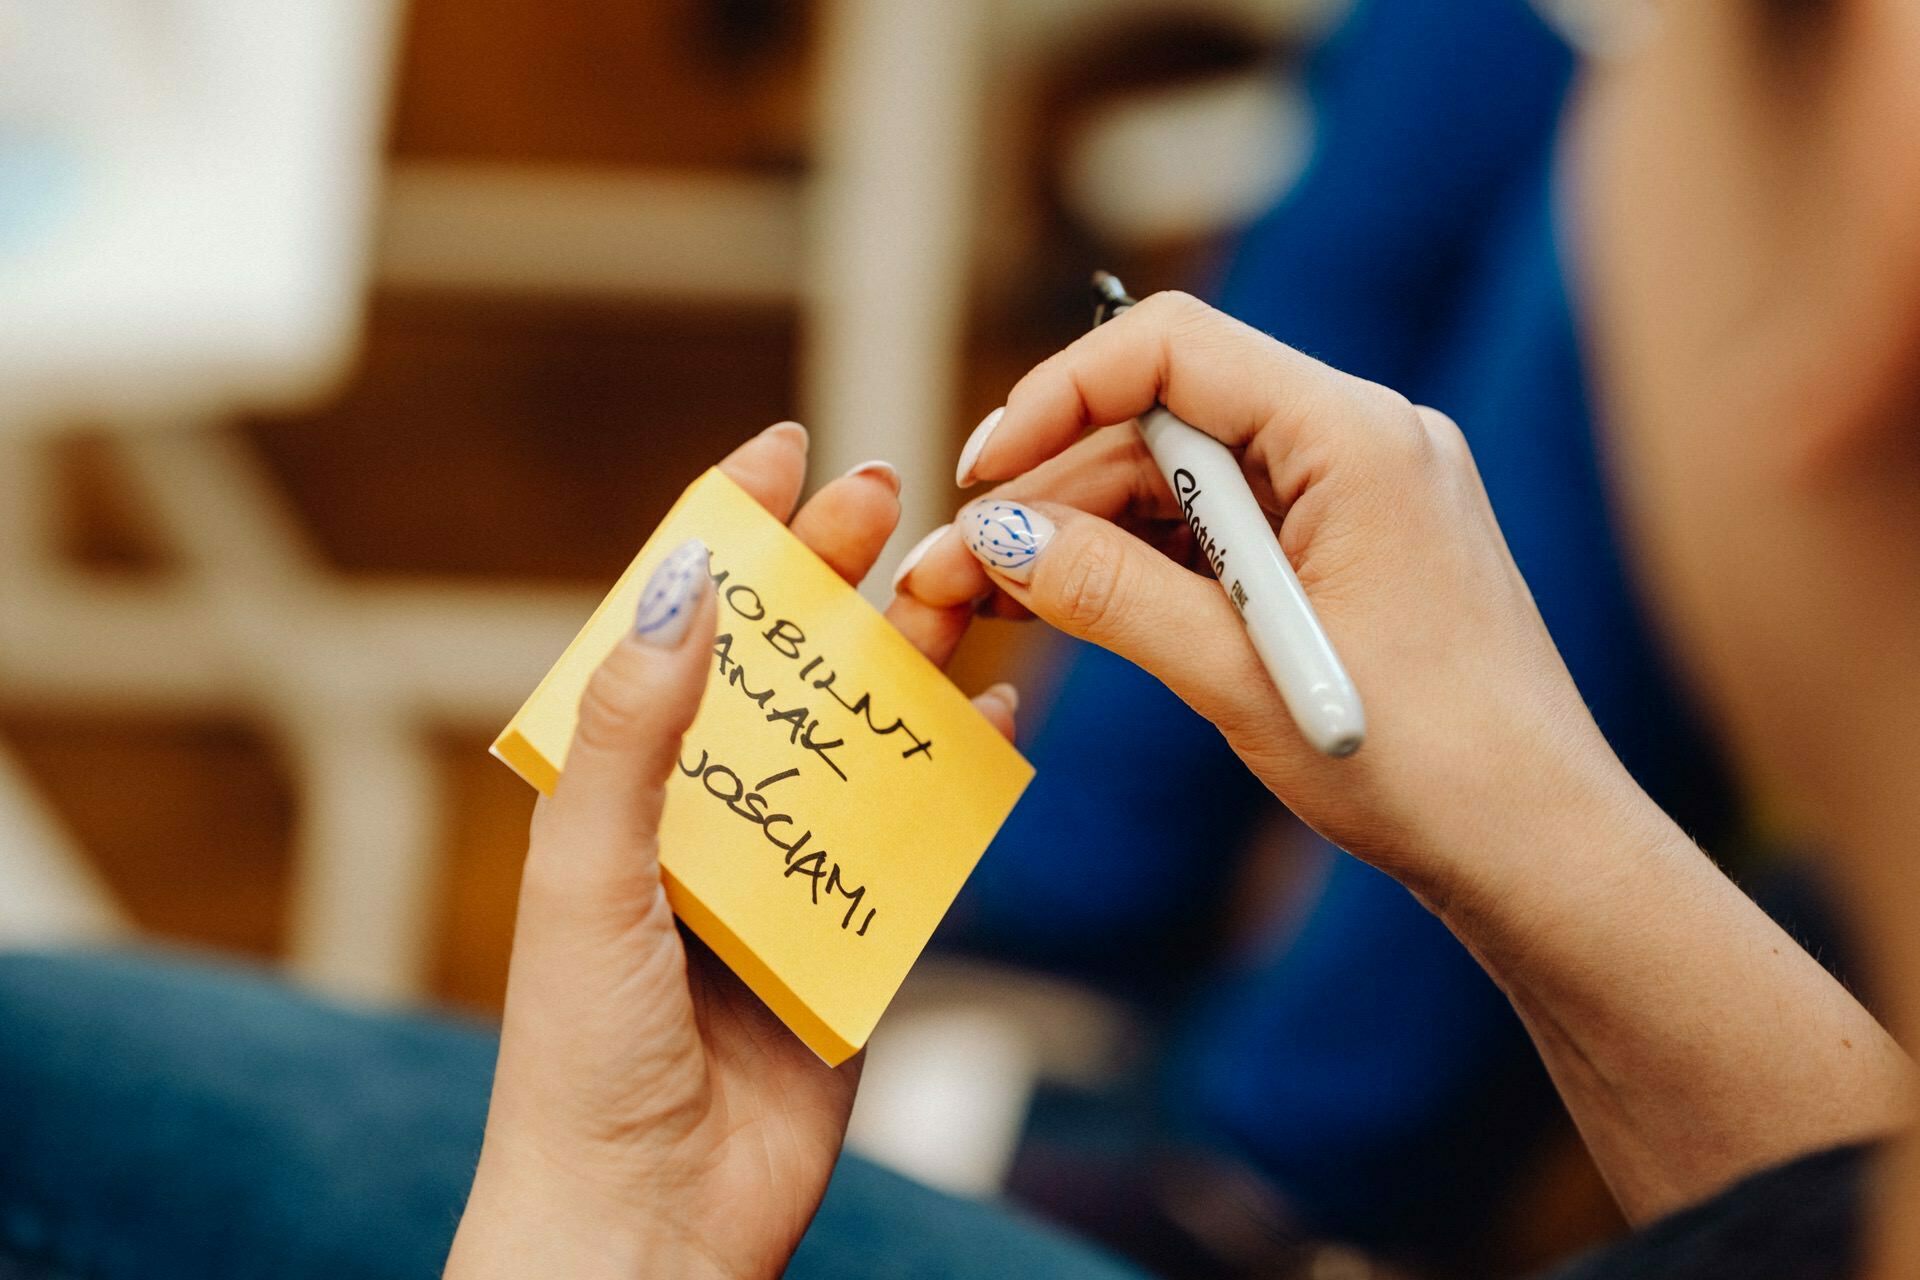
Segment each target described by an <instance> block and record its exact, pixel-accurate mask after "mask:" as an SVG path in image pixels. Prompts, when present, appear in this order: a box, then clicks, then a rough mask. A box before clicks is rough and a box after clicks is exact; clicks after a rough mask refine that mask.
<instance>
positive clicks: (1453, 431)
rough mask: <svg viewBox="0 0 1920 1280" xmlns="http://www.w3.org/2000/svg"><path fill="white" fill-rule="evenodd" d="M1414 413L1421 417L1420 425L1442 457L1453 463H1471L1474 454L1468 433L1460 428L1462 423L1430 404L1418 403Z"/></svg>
mask: <svg viewBox="0 0 1920 1280" xmlns="http://www.w3.org/2000/svg"><path fill="white" fill-rule="evenodd" d="M1414 413H1415V414H1416V415H1417V416H1418V417H1419V420H1420V427H1421V430H1422V431H1423V432H1425V434H1426V437H1427V440H1428V442H1429V443H1431V444H1432V446H1433V448H1434V451H1435V452H1436V453H1437V454H1439V455H1440V457H1441V459H1442V460H1444V461H1446V462H1448V463H1450V464H1453V465H1456V466H1458V465H1464V464H1468V463H1471V461H1472V458H1473V454H1472V451H1471V450H1469V449H1468V448H1467V437H1466V433H1465V432H1463V431H1461V430H1460V424H1459V423H1457V422H1455V421H1454V420H1453V419H1452V418H1449V417H1448V416H1447V415H1446V414H1444V413H1442V412H1440V411H1439V410H1438V409H1435V408H1432V407H1431V406H1428V405H1424V404H1423V405H1418V406H1416V407H1415V408H1414Z"/></svg>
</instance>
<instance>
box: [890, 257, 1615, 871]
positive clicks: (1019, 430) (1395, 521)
mask: <svg viewBox="0 0 1920 1280" xmlns="http://www.w3.org/2000/svg"><path fill="white" fill-rule="evenodd" d="M1156 401H1159V402H1163V403H1165V404H1166V405H1167V407H1168V408H1170V409H1171V410H1173V412H1175V413H1176V414H1179V415H1180V416H1181V417H1182V418H1184V419H1186V420H1187V421H1189V422H1191V423H1192V424H1193V425H1194V426H1196V427H1199V428H1200V429H1201V430H1203V431H1206V432H1208V433H1210V434H1212V435H1214V436H1216V437H1218V438H1219V439H1220V440H1222V441H1224V442H1225V443H1227V444H1228V445H1230V446H1232V447H1233V448H1234V449H1236V450H1237V451H1239V452H1240V453H1241V454H1242V457H1243V459H1244V464H1245V468H1246V471H1247V474H1248V477H1249V479H1250V481H1251V483H1252V486H1253V489H1254V492H1255V493H1256V494H1258V495H1260V497H1261V499H1262V500H1263V502H1265V503H1266V504H1267V506H1268V510H1269V512H1270V513H1271V515H1272V519H1273V522H1274V526H1275V528H1276V530H1277V532H1278V535H1279V538H1280V543H1281V546H1282V547H1283V548H1284V550H1285V552H1286V554H1287V557H1288V559H1289V560H1291V561H1292V562H1293V564H1294V566H1295V567H1296V569H1297V571H1298V573H1299V576H1300V580H1301V583H1302V584H1303V585H1304V586H1305V588H1306V590H1307V593H1308V595H1309V596H1310V597H1311V598H1312V600H1313V602H1314V606H1315V608H1316V609H1317V610H1318V611H1319V613H1320V617H1321V619H1322V621H1323V622H1324V624H1325V626H1326V629H1327V631H1328V633H1329V634H1330V635H1331V636H1332V638H1333V641H1334V645H1335V647H1336V648H1337V649H1338V650H1339V651H1340V654H1341V656H1342V657H1343V659H1344V660H1345V662H1346V664H1347V667H1348V669H1349V671H1350V672H1351V673H1352V675H1353V678H1354V682H1355V683H1356V685H1357V686H1358V687H1359V689H1360V692H1361V695H1362V697H1363V698H1364V699H1365V701H1366V707H1367V719H1368V725H1369V730H1368V737H1367V743H1366V746H1365V747H1363V748H1362V749H1361V750H1360V752H1359V753H1358V754H1357V755H1356V756H1354V757H1352V758H1351V759H1347V760H1329V759H1326V758H1325V757H1322V756H1320V755H1319V754H1317V753H1316V752H1314V751H1313V750H1312V749H1311V748H1310V747H1309V746H1308V745H1307V744H1306V742H1305V741H1304V740H1303V739H1302V738H1301V737H1300V735H1299V733H1298V731H1297V730H1296V729H1295V727H1294V725H1293V723H1292V721H1291V719H1290V718H1289V716H1288V714H1287V712H1286V709H1285V707H1284V706H1283V704H1282V703H1281V701H1280V698H1279V694H1278V693H1277V692H1276V691H1275V689H1274V688H1273V685H1272V683H1271V681H1270V680H1269V678H1268V676H1267V674H1266V671H1265V670H1264V668H1262V667H1261V665H1260V663H1259V660H1258V658H1257V657H1256V656H1255V654H1254V652H1253V649H1252V647H1251V645H1250V644H1249V643H1248V641H1247V637H1246V633H1245V631H1244V629H1243V627H1242V626H1241V623H1240V620H1239V618H1238V616H1237V615H1236V613H1235V612H1234V609H1233V607H1232V605H1231V604H1230V603H1229V602H1228V601H1227V599H1226V597H1225V595H1224V594H1223V593H1222V592H1221V590H1220V587H1219V584H1218V583H1216V582H1214V581H1213V580H1212V578H1211V577H1210V576H1207V575H1206V574H1205V572H1204V567H1203V569H1202V571H1200V572H1196V571H1195V570H1194V569H1192V568H1189V567H1188V566H1187V563H1186V562H1187V560H1188V558H1189V551H1190V547H1191V538H1190V536H1189V534H1188V531H1187V528H1186V524H1185V522H1184V520H1183V519H1182V518H1181V514H1180V511H1179V509H1178V507H1177V506H1176V505H1175V503H1174V500H1173V497H1172V494H1171V493H1170V492H1169V490H1168V488H1167V485H1166V483H1165V481H1164V480H1163V479H1162V478H1161V476H1160V473H1159V471H1158V470H1157V468H1156V467H1155V466H1154V463H1153V460H1152V458H1151V457H1150V456H1149V455H1148V453H1147V451H1146V447H1145V445H1144V444H1143V443H1142V442H1141V440H1140V437H1139V433H1138V432H1137V431H1136V430H1135V429H1134V428H1133V427H1132V426H1131V425H1130V422H1129V420H1130V419H1131V418H1133V417H1134V416H1135V415H1137V414H1140V413H1143V412H1145V411H1146V410H1147V409H1148V408H1149V407H1150V406H1152V405H1153V404H1154V403H1155V402H1156ZM1116 424H1117V425H1116ZM1087 428H1102V429H1100V430H1096V431H1094V432H1093V433H1092V434H1091V435H1084V436H1083V432H1084V431H1085V430H1086V429H1087ZM988 431H989V434H988V435H987V436H986V437H985V438H984V439H981V438H980V437H978V436H976V438H975V441H973V442H971V443H970V445H969V455H970V456H969V457H968V458H967V464H968V467H967V469H968V470H970V471H971V472H973V473H974V474H975V475H978V476H981V477H986V478H990V479H999V478H1005V477H1017V478H1015V479H1012V480H1010V481H1009V482H1008V483H1006V484H1003V485H1001V486H1000V487H998V488H996V489H995V490H994V491H993V493H992V495H991V496H990V498H988V499H985V500H982V503H979V504H974V505H973V506H970V507H969V508H968V509H967V511H966V512H964V513H963V517H962V519H961V520H959V521H958V522H957V523H956V525H955V526H954V527H952V528H951V529H950V530H949V531H948V532H947V533H945V534H943V535H942V536H941V537H939V538H938V539H937V540H936V541H935V542H934V543H933V544H932V545H931V546H929V547H927V549H926V550H925V552H924V554H923V555H922V556H921V557H920V558H919V559H918V560H917V561H916V562H914V563H912V564H911V565H910V571H909V572H908V573H906V574H905V575H903V576H902V578H901V579H900V581H899V582H898V583H897V584H896V585H897V588H898V590H899V591H900V595H901V598H900V599H899V600H898V601H897V602H896V603H895V605H894V608H893V615H892V616H894V617H895V619H896V621H897V623H898V624H899V625H900V626H901V627H902V628H903V629H905V630H908V631H909V632H912V633H919V634H922V635H923V636H924V637H925V638H926V642H927V643H928V644H929V645H930V646H931V647H933V648H934V649H936V650H938V649H939V648H940V647H941V646H943V645H945V646H950V645H951V644H953V643H954V642H955V641H957V639H958V636H959V633H960V630H961V629H962V628H963V627H964V625H965V618H966V617H967V616H968V612H969V611H968V610H967V609H966V608H965V607H964V606H966V605H967V604H969V603H970V602H973V601H976V600H978V599H980V598H981V597H983V596H987V595H989V593H993V594H994V595H996V596H998V597H999V599H998V600H997V601H996V602H994V603H992V604H990V606H989V607H993V608H998V609H1000V610H1001V611H1005V610H1006V608H1007V604H1008V602H1009V601H1010V602H1013V603H1017V605H1018V606H1020V607H1021V608H1023V609H1026V610H1031V611H1032V612H1033V613H1036V614H1038V615H1039V616H1040V617H1042V618H1044V619H1045V620H1047V621H1048V622H1050V623H1053V624H1054V625H1055V626H1057V627H1059V628H1060V629H1062V630H1064V631H1066V632H1068V633H1070V634H1072V635H1076V636H1079V637H1082V638H1084V639H1087V640H1091V641H1093V642H1094V643H1096V644H1099V645H1101V646H1103V647H1105V648H1108V649H1112V650H1114V651H1115V652H1117V653H1119V654H1121V655H1122V656H1124V657H1126V658H1129V659H1131V660H1133V661H1134V662H1137V663H1139V664H1140V665H1141V666H1142V667H1144V668H1146V670H1147V671H1149V672H1150V673H1152V674H1153V675H1155V676H1156V677H1158V678H1159V679H1160V680H1162V681H1163V682H1164V683H1166V684H1167V685H1168V686H1169V687H1170V688H1172V689H1173V690H1174V692H1176V693H1178V694H1179V695H1180V696H1181V697H1182V698H1184V699H1185V700H1186V701H1187V702H1188V703H1189V704H1190V705H1191V706H1193V708H1194V709H1195V710H1197V711H1198V712H1200V714H1202V715H1203V716H1205V717H1207V719H1209V720H1211V721H1213V722H1214V724H1216V725H1218V726H1219V727H1220V729H1221V730H1222V731H1223V732H1224V733H1225V735H1226V736H1227V738H1228V740H1229V741H1230V742H1231V743H1232V745H1233V746H1234V748H1235V749H1236V750H1237V751H1238V752H1239V754H1240V756H1241V758H1242V759H1243V760H1245V761H1246V763H1247V765H1248V766H1249V767H1250V768H1251V769H1252V770H1253V771H1254V772H1255V773H1256V774H1257V775H1258V776H1259V777H1260V778H1261V779H1263V780H1264V781H1265V782H1266V783H1267V785H1268V786H1269V787H1271V788H1272V790H1273V791H1274V792H1275V794H1277V795H1278V796H1279V797H1280V798H1281V799H1282V800H1283V801H1285V802H1286V803H1287V804H1288V806H1289V807H1291V808H1292V809H1293V810H1294V811H1295V812H1296V813H1298V814H1299V815H1300V816H1301V817H1303V818H1304V819H1306V820H1307V821H1308V822H1309V823H1311V824H1312V825H1313V826H1314V827H1316V828H1317V829H1319V830H1320V831H1321V832H1323V833H1324V834H1326V835H1327V836H1328V837H1329V838H1331V839H1332V840H1333V841H1335V842H1336V843H1338V844H1340V845H1341V846H1343V847H1345V848H1347V849H1350V850H1352V851H1353V852H1355V853H1357V854H1359V855H1360V856H1361V857H1363V858H1366V859H1368V860H1370V861H1372V862H1374V863H1376V864H1378V865H1380V866H1381V867H1383V868H1385V869H1386V870H1388V871H1390V872H1392V873H1393V874H1395V875H1396V876H1399V877H1400V878H1402V879H1403V880H1405V881H1406V882H1407V883H1408V884H1409V885H1411V886H1412V887H1414V888H1415V889H1416V891H1418V892H1421V893H1423V894H1426V895H1430V896H1434V897H1445V896H1447V895H1450V894H1452V893H1454V892H1458V891H1461V890H1463V889H1464V888H1465V887H1466V886H1467V884H1468V883H1469V882H1468V881H1466V880H1463V879H1462V878H1461V871H1462V867H1463V860H1468V862H1469V864H1470V869H1471V870H1472V871H1473V872H1474V881H1473V882H1476V883H1477V882H1478V878H1479V877H1480V876H1481V875H1482V874H1483V873H1484V872H1485V871H1486V870H1487V869H1488V866H1487V863H1488V859H1489V858H1490V857H1491V856H1493V854H1494V853H1495V851H1496V850H1497V848H1499V847H1500V845H1499V844H1496V842H1495V841H1493V840H1492V839H1490V838H1489V837H1490V836H1491V835H1492V834H1493V833H1492V832H1490V831H1488V830H1487V829H1486V826H1485V824H1486V823H1487V822H1489V821H1497V822H1498V823H1499V824H1500V827H1501V832H1500V834H1501V835H1503V836H1511V835H1512V834H1514V832H1515V831H1516V829H1518V830H1520V831H1522V832H1524V831H1525V829H1526V828H1527V827H1528V826H1529V825H1530V824H1533V823H1536V822H1538V821H1540V820H1541V819H1542V818H1543V816H1544V815H1543V814H1541V813H1536V812H1529V808H1528V806H1529V804H1530V803H1531V804H1533V805H1534V806H1535V807H1536V808H1538V807H1539V806H1541V805H1550V806H1553V807H1555V808H1563V807H1564V805H1565V804H1566V802H1567V801H1568V799H1569V798H1570V796H1573V795H1575V794H1576V793H1577V794H1578V795H1579V796H1581V797H1584V801H1585V802H1587V803H1595V804H1607V803H1613V802H1615V801H1617V800H1620V799H1625V798H1631V797H1633V796H1636V795H1637V792H1636V791H1635V789H1634V788H1633V787H1632V785H1631V783H1630V782H1628V780H1627V779H1626V776H1625V774H1624V773H1622V772H1621V771H1620V770H1619V768H1618V766H1617V765H1616V763H1615V762H1614V758H1613V756H1612V754H1611V752H1610V751H1609V750H1608V749H1607V746H1606V744H1605V742H1604V741H1603V740H1602V738H1601V736H1600V734H1599V732H1598V730H1597V729H1596V728H1595V726H1594V724H1593V721H1592V719H1591V718H1590V717H1589V716H1588V714H1587V711H1586V707H1585V705H1584V704H1583V703H1582V701H1581V699H1580V696H1579V694H1578V693H1577V691H1576V690H1575V689H1574V686H1573V682H1572V680H1571V678H1570V677H1569V676H1568V674H1567V672H1566V669H1565V667H1564V666H1563V664H1562V663H1561V661H1560V659H1559V655H1558V654H1557V653H1556V652H1555V650H1554V647H1553V644H1552V641H1551V640H1550V639H1549V638H1548V636H1547V633H1546V630H1545V627H1544V626H1543V625H1542V623H1541V621H1540V617H1539V614H1538V613H1537V611H1536V610H1535V609H1534V605H1533V600H1532V597H1531V596H1530V595H1529V593H1528V591H1527V586H1526V583H1525V582H1523V581H1522V580H1521V578H1520V575H1519V572H1518V571H1517V570H1516V569H1515V567H1514V564H1513V560H1512V558H1511V557H1510V556H1509V554H1508V552H1507V548H1506V544H1505V542H1504V540H1503V539H1502V537H1501V534H1500V530H1499V527H1498V526H1497V525H1496V524H1495V522H1494V518H1493V514H1492V511H1491V510H1490V508H1489V507H1488V504H1487V499H1486V494H1485V492H1484V491H1483V489H1482V488H1481V485H1480V480H1479V476H1478V474H1477V473H1476V472H1475V470H1474V465H1473V460H1472V458H1471V457H1470V455H1469V454H1468V452H1467V448H1466V445H1465V443H1464V442H1463V440H1462V439H1461V436H1460V432H1459V431H1458V429H1457V428H1456V427H1455V426H1454V425H1453V423H1451V422H1450V421H1448V420H1447V419H1446V418H1445V417H1444V416H1443V415H1441V414H1439V413H1436V412H1434V411H1432V410H1429V409H1421V408H1416V407H1415V406H1413V405H1411V404H1409V403H1408V402H1407V401H1406V400H1405V399H1404V398H1403V397H1401V396H1399V395H1397V394H1395V393H1394V392H1392V391H1389V390H1387V389H1386V388H1384V387H1380V386H1376V385H1374V384H1372V383H1368V382H1364V381H1362V380H1360V379H1358V378H1353V377H1350V376H1348V375H1346V374H1343V373H1340V372H1338V371H1336V370H1334V369H1331V368H1328V367H1327V366H1325V365H1323V364H1320V363H1319V362H1317V361H1314V360H1311V359H1309V358H1308V357H1306V356H1304V355H1301V354H1300V353H1299V352H1297V351H1294V350H1292V349H1290V348H1288V347H1285V346H1283V345H1281V344H1280V343H1278V342H1276V341H1274V340H1273V339H1271V338H1269V337H1267V336H1265V335H1264V334H1261V333H1258V332H1256V331H1254V330H1253V329H1250V328H1248V327H1246V326H1245V325H1242V324H1240V323H1238V322H1237V321H1234V320H1231V319H1229V318H1227V317H1226V316H1224V315H1221V314H1220V313H1219V312H1217V311H1214V310H1213V309H1211V308H1209V307H1206V306H1204V305H1202V304H1201V303H1199V302H1196V301H1194V300H1193V299H1191V298H1188V297H1185V296H1184V295H1176V294H1161V295H1157V296H1155V297H1152V298H1149V299H1147V300H1146V301H1145V302H1143V303H1142V304H1141V305H1139V306H1137V307H1135V308H1133V309H1132V310H1130V311H1129V312H1127V313H1126V314H1125V315H1123V316H1121V317H1120V318H1119V319H1117V320H1115V321H1113V322H1112V323H1110V324H1107V325H1104V326H1102V327H1101V328H1099V329H1097V330H1095V331H1094V332H1093V333H1091V334H1088V335H1087V336H1086V337H1084V338H1082V339H1080V340H1079V341H1078V342H1076V343H1074V344H1073V345H1072V346H1071V347H1069V348H1067V349H1066V350H1065V351H1063V352H1061V353H1060V354H1059V355H1057V356H1055V357H1053V358H1052V359H1050V360H1048V361H1046V362H1045V363H1044V364H1041V365H1040V366H1039V367H1037V368H1036V369H1034V370H1033V371H1032V372H1031V373H1029V374H1028V375H1027V376H1026V377H1025V378H1023V379H1021V381H1020V383H1019V385H1017V386H1016V387H1015V388H1014V389H1013V392H1012V394H1011V395H1010V396H1009V397H1008V400H1007V405H1006V409H1005V410H1004V412H1003V414H1002V415H1001V416H1000V418H999V421H998V424H997V427H989V428H988ZM963 478H964V479H965V480H966V481H967V482H970V481H971V480H972V478H973V476H972V475H969V476H966V477H963ZM996 504H997V505H996ZM1008 504H1011V505H1013V506H1017V507H1020V508H1022V509H1023V510H1024V511H1026V512H1029V513H1031V515H1032V516H1033V517H1035V518H1033V520H1032V523H1033V525H1034V527H1035V528H1036V529H1037V530H1038V531H1039V534H1040V536H1039V538H1038V539H1037V541H1038V543H1039V545H1038V546H1037V548H1036V549H1035V554H1034V555H1033V557H1032V559H1031V562H1030V563H1029V564H1028V565H1026V566H1024V567H1023V569H1022V570H1020V571H1019V572H1018V573H1008V572H1005V571H1002V570H1001V569H999V568H997V567H996V566H995V565H994V564H993V563H992V561H991V558H989V559H987V560H984V561H983V560H978V559H975V557H974V556H973V555H970V554H969V549H970V545H977V540H976V539H975V537H974V535H975V534H976V533H977V532H978V531H979V530H980V529H981V528H982V520H983V519H985V520H986V521H987V523H988V525H989V526H992V525H994V524H995V521H994V513H995V512H996V511H998V510H1000V509H1001V508H1004V507H1005V506H1006V505H1008ZM1536 834H1539V833H1537V832H1536ZM1500 843H1501V844H1511V843H1513V842H1512V841H1511V840H1503V841H1502V842H1500Z"/></svg>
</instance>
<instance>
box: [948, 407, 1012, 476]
mask: <svg viewBox="0 0 1920 1280" xmlns="http://www.w3.org/2000/svg"><path fill="white" fill-rule="evenodd" d="M1006 412H1007V406H1005V405H1001V406H1000V407H999V408H998V409H995V410H994V411H993V412H992V413H990V414H988V415H987V416H986V417H984V418H982V419H980V425H979V426H977V427H975V428H974V429H973V434H972V435H970V436H968V437H967V443H966V446H965V447H964V448H962V449H961V450H960V465H959V466H957V467H955V468H954V470H953V482H954V483H955V484H957V485H959V486H960V487H961V488H962V489H964V488H966V487H967V486H968V485H971V484H972V483H973V468H974V464H975V463H977V462H979V461H980V451H981V450H982V449H984V448H986V447H987V441H988V439H989V438H991V437H992V435H993V433H994V431H995V430H997V429H998V428H999V426H1000V419H1001V418H1003V417H1005V416H1006Z"/></svg>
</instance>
